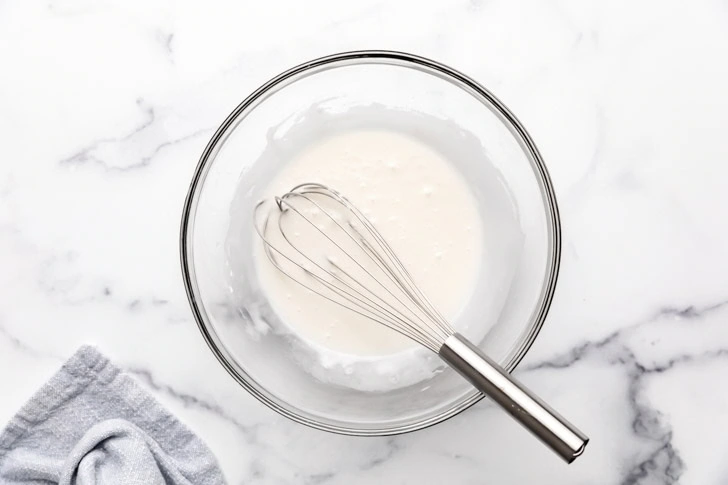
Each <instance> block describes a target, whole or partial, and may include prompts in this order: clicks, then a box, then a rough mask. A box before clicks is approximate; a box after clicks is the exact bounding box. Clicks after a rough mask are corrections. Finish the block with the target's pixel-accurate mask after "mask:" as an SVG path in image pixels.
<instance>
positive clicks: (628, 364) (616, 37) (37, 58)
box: [0, 0, 728, 484]
mask: <svg viewBox="0 0 728 485" xmlns="http://www.w3.org/2000/svg"><path fill="white" fill-rule="evenodd" d="M356 48H390V49H400V50H406V51H411V52H413V53H417V54H422V55H425V56H429V57H432V58H434V59H437V60H440V61H443V62H445V63H449V64H451V65H452V66H454V67H456V68H458V69H460V70H462V71H464V72H466V73H468V74H470V75H472V76H474V77H475V78H477V79H478V80H480V81H481V82H482V83H483V84H485V85H486V86H488V87H489V88H491V89H492V90H493V91H494V92H495V93H496V95H498V96H499V97H500V98H501V99H502V100H503V101H504V102H505V103H506V104H507V105H508V106H509V107H510V108H511V109H512V110H513V111H514V112H515V113H516V114H517V115H518V116H519V117H520V118H521V120H522V121H523V122H524V124H525V125H526V126H527V128H528V129H529V130H530V132H531V134H532V135H533V137H534V139H535V140H536V142H537V144H538V145H539V146H540V148H541V150H542V152H543V155H544V157H545V159H546V161H547V163H548V166H549V168H550V170H551V173H552V177H553V180H554V183H555V185H556V189H557V193H558V196H559V201H560V204H561V210H562V216H563V229H564V237H565V244H564V253H563V262H562V267H563V270H562V273H561V279H560V283H559V287H558V290H557V294H556V299H555V302H554V305H553V308H552V311H551V313H550V315H549V318H548V321H547V324H546V326H545V328H544V330H543V332H542V334H541V336H540V337H539V339H538V340H537V342H536V344H535V346H534V347H533V349H532V351H531V352H530V353H529V354H528V356H527V357H526V359H525V361H524V363H523V364H522V366H521V367H520V368H519V370H518V374H519V376H520V377H521V378H522V379H523V380H524V381H526V382H527V383H528V384H529V385H531V386H532V387H533V388H534V389H535V390H536V391H538V393H540V394H541V395H543V396H544V397H545V398H546V399H547V400H548V401H551V402H552V403H553V404H554V405H555V406H556V407H557V408H559V409H561V410H563V412H564V414H566V415H568V416H569V417H571V418H572V419H573V420H574V421H575V422H577V423H579V424H580V425H581V426H582V427H583V428H584V429H585V430H586V431H587V432H588V433H589V434H590V436H591V438H592V442H591V444H590V446H589V448H588V449H587V452H586V454H585V455H584V456H583V457H582V458H580V459H579V460H577V462H575V463H574V464H573V465H571V466H565V465H564V464H562V463H560V462H559V461H558V460H556V459H555V458H554V457H553V456H551V455H550V454H549V453H548V452H547V451H546V450H545V449H544V448H542V447H541V445H540V444H538V443H535V442H533V441H532V440H531V439H530V438H529V437H528V436H527V434H526V433H525V432H524V431H522V430H521V429H520V428H518V427H517V426H516V425H514V424H513V423H511V422H510V421H509V420H508V419H506V418H505V417H504V416H503V414H502V413H501V412H500V411H498V410H496V409H495V408H493V407H492V406H490V405H485V404H484V403H483V404H481V405H479V406H476V407H474V408H472V409H471V410H469V411H467V412H465V413H464V414H462V415H460V416H458V417H456V418H455V419H453V420H451V421H449V422H447V423H444V424H442V425H438V426H436V427H434V428H432V429H428V430H425V431H421V432H417V433H414V434H410V435H406V436H401V437H396V438H387V439H357V438H349V437H341V436H335V435H329V434H325V433H322V432H318V431H314V430H311V429H308V428H305V427H303V426H300V425H297V424H294V423H291V422H288V421H287V420H286V419H284V418H282V417H279V416H278V415H276V414H275V413H274V412H272V411H270V410H268V409H267V408H265V407H264V406H263V405H262V404H259V403H258V402H257V401H256V400H255V399H253V398H252V397H250V396H248V395H247V394H246V393H245V392H244V391H243V390H242V389H241V388H239V387H238V386H237V384H235V383H234V382H233V381H232V379H231V378H230V377H228V375H227V374H226V373H225V372H224V371H223V369H222V368H221V367H220V366H219V365H218V363H217V362H216V361H215V359H214V358H213V357H212V355H211V353H210V352H209V351H208V349H207V347H206V345H205V344H204V342H203V340H202V338H201V337H200V335H199V332H198V330H197V328H196V326H195V324H194V322H193V320H192V318H191V315H190V311H189V308H188V305H187V301H186V298H185V295H184V291H183V287H182V282H181V277H180V271H179V267H178V248H177V237H178V224H179V216H180V212H181V207H182V201H183V197H184V195H185V192H186V190H187V184H188V180H189V178H190V176H191V174H192V172H193V168H194V166H195V164H196V163H197V159H198V156H199V154H200V152H201V150H202V148H203V146H204V144H205V143H206V141H207V139H208V137H209V136H210V135H211V133H212V131H213V130H214V128H215V127H216V126H217V125H218V124H219V123H220V121H221V120H222V119H223V118H224V116H226V115H227V114H228V112H229V111H230V110H231V109H232V108H233V107H234V106H235V105H236V104H237V103H238V102H239V101H240V100H241V99H242V98H243V97H245V96H246V95H247V94H248V93H249V92H250V91H251V90H252V89H254V88H255V87H256V86H257V85H259V84H260V83H261V82H263V81H265V80H266V79H267V78H269V77H271V76H272V75H274V74H276V73H277V72H279V71H281V70H283V69H285V68H287V67H288V66H290V65H292V64H295V63H298V62H301V61H304V60H307V59H308V58H312V57H316V56H319V55H323V54H327V53H331V52H335V51H341V50H349V49H356ZM727 59H728V3H726V2H725V0H722V1H721V0H699V1H696V2H690V3H682V2H672V1H670V2H657V1H652V2H626V1H618V2H582V1H578V0H569V1H557V2H538V1H530V2H508V1H505V0H472V1H469V2H467V1H458V2H444V1H442V2H437V1H434V0H427V1H424V2H419V1H414V0H412V1H407V2H398V3H395V2H384V1H380V2H376V3H363V2H357V3H354V2H337V1H327V2H322V1H311V2H294V1H292V0H278V1H271V2H235V1H211V2H196V1H193V0H187V1H183V2H179V3H175V2H171V1H163V0H160V1H154V2H149V1H141V0H139V1H118V2H110V1H106V0H44V1H37V0H30V1H21V0H16V1H12V0H6V1H4V2H0V61H1V63H2V64H1V65H0V66H1V67H0V146H1V148H2V162H0V386H2V391H0V394H1V396H2V399H0V422H4V421H5V420H7V419H8V418H9V417H10V416H11V415H12V414H13V413H14V412H15V410H16V409H17V408H18V407H19V406H20V405H21V404H22V403H23V402H24V401H25V400H26V399H27V398H28V397H29V396H30V394H31V393H32V392H33V391H34V390H35V389H36V388H37V387H38V386H40V385H41V384H42V382H43V381H44V380H45V379H46V378H48V377H49V376H50V375H51V374H52V373H53V372H54V371H55V370H56V369H57V367H58V366H59V365H60V364H61V362H62V361H63V360H64V359H65V358H66V357H68V356H69V355H70V354H71V353H72V352H73V351H74V350H75V349H76V348H77V347H78V346H79V345H80V344H82V343H84V342H89V343H95V344H97V345H98V346H99V347H100V348H101V349H102V350H103V351H104V352H105V353H106V354H108V355H109V356H110V357H111V358H113V359H114V360H115V361H116V362H118V363H119V364H121V365H122V366H123V367H124V368H126V369H128V370H129V371H130V372H132V373H133V374H134V375H135V376H136V377H137V378H139V380H140V381H141V382H142V383H143V384H144V385H145V386H146V387H148V388H149V389H150V390H151V391H152V392H153V393H154V395H156V396H157V397H158V398H159V399H160V400H161V401H162V402H163V403H164V404H166V405H167V406H169V407H170V408H171V409H172V410H173V411H174V412H176V413H177V414H178V415H179V416H180V417H181V418H182V419H183V420H184V421H185V422H186V423H188V424H189V425H190V426H191V427H192V428H193V429H194V430H195V431H196V432H197V433H199V435H200V436H202V438H203V439H204V440H205V441H206V442H207V443H208V444H209V446H210V447H211V448H212V450H213V451H214V453H215V454H216V455H217V457H218V458H219V461H220V463H221V465H222V468H223V470H224V473H225V474H226V476H227V478H228V480H229V482H230V483H231V484H242V483H246V484H283V483H285V484H288V483H300V484H339V483H346V484H364V483H387V484H389V483H397V484H400V483H402V484H404V483H407V484H419V483H423V484H430V483H457V484H461V483H462V484H482V483H497V484H504V483H505V484H511V483H514V484H515V483H554V484H586V483H589V484H671V483H686V484H724V483H728V464H727V463H728V462H727V461H726V460H725V458H724V455H725V453H726V452H728V433H726V432H725V430H726V429H728V386H726V385H725V381H726V376H727V375H728V227H727V223H726V220H727V218H726V209H727V208H728V189H727V185H726V184H727V182H726V180H727V179H728V143H727V142H726V127H728V93H727V92H726V86H728V62H726V60H727Z"/></svg>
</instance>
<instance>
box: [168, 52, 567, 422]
mask: <svg viewBox="0 0 728 485" xmlns="http://www.w3.org/2000/svg"><path fill="white" fill-rule="evenodd" d="M352 64H390V65H396V66H400V67H408V68H414V69H418V70H420V71H422V72H425V73H428V74H431V75H435V76H438V77H440V78H441V79H443V80H446V81H449V82H451V83H453V84H455V85H456V86H458V87H460V88H461V89H463V90H465V91H468V92H469V93H470V94H471V95H473V96H474V97H475V98H476V99H479V101H480V102H481V103H483V104H484V105H485V106H486V108H489V109H491V111H492V112H493V113H494V114H496V115H497V116H498V117H499V118H500V120H501V122H503V123H504V125H506V127H507V128H508V129H509V131H510V132H511V134H512V135H513V136H514V137H515V138H516V139H517V141H518V142H519V144H520V145H521V148H522V149H523V150H524V151H525V152H527V155H529V159H530V161H531V162H532V165H533V168H534V174H535V176H536V178H537V181H538V183H539V186H540V189H541V192H542V198H543V200H544V203H545V206H546V207H545V208H546V216H547V222H548V224H549V233H550V235H551V239H552V248H551V254H550V255H549V256H550V258H549V261H548V263H549V270H548V272H547V275H546V277H545V278H544V282H543V286H542V290H541V297H540V300H541V301H540V304H539V305H537V306H536V309H535V311H534V312H533V314H532V317H531V318H532V320H533V321H532V324H531V325H530V327H529V328H528V329H527V331H526V333H525V334H524V335H522V337H521V338H520V344H519V345H518V348H517V350H516V351H515V352H514V353H513V356H512V357H511V359H510V361H509V362H508V363H507V364H506V365H504V368H505V369H506V370H507V371H508V372H512V371H513V370H514V369H515V368H516V366H517V365H518V364H519V363H520V362H521V360H522V359H523V357H524V356H525V355H526V353H527V352H528V350H529V349H530V348H531V346H532V345H533V343H534V341H535V340H536V337H537V336H538V334H539V332H540V330H541V328H542V327H543V324H544V321H545V319H546V316H547V314H548V311H549V308H550V306H551V302H552V300H553V296H554V291H555V288H556V283H557V280H558V275H559V267H560V263H561V223H560V217H559V209H558V205H557V202H556V195H555V191H554V187H553V184H552V182H551V178H550V176H549V173H548V170H547V169H546V165H545V163H544V161H543V157H542V156H541V154H540V152H539V150H538V148H537V147H536V145H535V143H534V142H533V140H532V139H531V136H530V135H529V134H528V132H527V131H526V129H525V128H524V127H523V125H522V124H521V122H520V121H519V120H518V119H517V118H516V116H515V115H514V114H513V113H511V111H510V110H509V109H508V108H507V107H506V106H505V105H504V104H503V103H502V102H501V101H500V100H499V99H498V98H496V97H495V95H493V94H492V93H491V92H490V91H489V90H487V89H486V88H485V87H484V86H482V85H481V84H479V83H478V82H476V81H475V80H473V79H472V78H470V77H469V76H467V75H465V74H463V73H461V72H459V71H457V70H455V69H453V68H451V67H449V66H447V65H445V64H442V63H440V62H437V61H433V60H431V59H428V58H425V57H421V56H418V55H414V54H409V53H406V52H401V51H390V50H358V51H347V52H340V53H336V54H331V55H327V56H324V57H319V58H316V59H313V60H311V61H308V62H304V63H301V64H299V65H297V66H294V67H292V68H290V69H288V70H286V71H284V72H282V73H281V74H278V75H277V76H275V77H273V78H272V79H270V80H269V81H268V82H266V83H264V84H263V85H261V86H260V87H259V88H257V89H256V90H255V91H253V92H252V93H251V94H250V95H248V96H247V97H246V98H245V99H244V100H243V101H242V102H241V103H240V104H239V105H238V106H237V107H236V108H235V109H234V110H233V111H232V112H231V113H230V114H229V115H228V116H227V118H226V119H225V121H223V123H222V124H221V125H220V126H219V127H218V128H217V130H216V131H215V133H214V134H213V136H212V138H211V139H210V141H209V142H208V143H207V145H206V147H205V149H204V150H203V152H202V155H201V156H200V160H199V162H198V164H197V167H196V168H195V172H194V175H193V177H192V181H191V182H190V186H189V189H188V192H187V195H186V197H185V202H184V207H183V211H182V220H181V225H180V263H181V270H182V279H183V282H184V286H185V292H186V294H187V300H188V302H189V304H190V307H191V310H192V314H193V316H194V318H195V321H196V323H197V326H198V328H199V329H200V332H201V333H202V336H203V338H204V339H205V342H206V343H207V345H208V347H209V348H210V350H211V351H212V353H213V354H214V355H215V357H216V358H217V360H218V361H219V362H220V364H221V365H222V366H223V368H225V370H227V372H228V373H229V374H230V375H231V376H232V377H233V379H235V381H236V382H238V384H240V385H241V386H242V387H243V388H244V389H246V390H247V391H248V392H249V393H250V394H252V395H253V396H254V397H255V398H256V399H258V400H259V401H261V402H262V403H263V404H265V405H266V406H268V407H269V408H271V409H273V410H274V411H276V412H278V413H279V414H281V415H283V416H285V417H287V418H289V419H291V420H293V421H296V422H298V423H301V424H304V425H307V426H309V427H312V428H315V429H319V430H324V431H329V432H334V433H338V434H343V435H352V436H391V435H397V434H403V433H408V432H412V431H417V430H420V429H424V428H428V427H430V426H433V425H435V424H438V423H441V422H443V421H446V420H448V419H450V418H452V417H453V416H455V415H457V414H460V413H461V412H462V411H464V410H465V409H467V408H469V407H470V406H472V405H473V404H475V403H477V402H478V401H480V400H481V399H482V398H483V397H485V396H484V394H482V393H480V392H477V391H476V390H475V389H473V392H472V393H471V394H469V395H467V396H466V397H465V398H463V399H461V400H460V401H456V402H455V403H454V404H453V405H452V406H450V407H449V408H448V409H446V410H444V411H441V412H439V413H437V414H435V415H433V416H429V417H427V418H425V419H421V420H418V421H414V422H411V423H408V424H403V425H398V426H391V427H387V426H384V427H380V428H356V427H353V426H342V425H335V424H331V423H327V422H323V421H319V420H317V419H316V418H314V417H307V416H305V415H304V414H303V413H302V412H301V411H302V410H299V409H298V408H295V410H294V409H291V408H293V406H289V407H286V406H285V405H283V404H286V405H287V403H281V402H280V400H278V399H277V398H275V397H274V396H272V395H270V394H268V393H267V392H265V389H259V388H258V387H257V386H256V385H255V384H254V383H253V382H255V381H254V380H253V379H252V378H251V379H250V380H248V379H246V376H242V375H240V373H239V372H238V371H237V370H236V369H235V368H234V367H233V366H232V365H231V363H230V361H229V360H228V358H227V357H226V355H225V354H226V352H225V351H224V345H222V342H220V341H219V338H218V337H217V335H216V334H215V332H214V330H211V329H210V328H208V324H207V323H206V321H205V318H204V316H203V314H204V312H203V310H202V308H201V307H200V305H199V304H198V298H197V296H198V288H197V285H196V279H195V274H194V273H195V272H194V264H193V263H192V262H191V261H190V260H191V253H192V251H191V249H192V248H191V242H190V243H188V241H187V240H188V238H189V237H190V236H191V232H190V228H191V227H192V225H193V224H192V223H191V217H192V216H194V214H195V213H196V203H195V202H196V198H197V197H196V196H197V195H199V190H200V189H201V187H202V182H203V181H204V177H205V174H206V172H207V169H208V168H209V162H210V161H211V160H212V158H211V157H212V155H213V154H214V153H215V152H216V148H217V147H218V144H219V143H220V142H221V141H223V140H224V138H226V136H227V134H228V129H229V128H230V127H231V126H232V125H233V124H234V123H235V121H236V120H237V119H238V117H240V116H241V115H244V114H246V113H247V112H249V111H251V110H253V109H254V108H255V107H256V105H257V104H258V103H260V102H262V101H263V100H264V99H265V97H267V96H268V95H270V94H273V93H274V92H275V91H277V90H278V89H280V88H283V87H285V86H286V85H288V84H290V83H292V82H295V81H296V80H297V79H298V77H299V76H304V75H310V74H314V73H316V72H319V71H321V70H326V69H329V68H334V67H341V66H345V65H352ZM453 81H454V82H453ZM251 381H253V382H251ZM260 387H261V388H262V387H263V386H260ZM297 411H299V412H297Z"/></svg>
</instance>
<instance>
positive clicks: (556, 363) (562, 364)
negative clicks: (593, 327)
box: [524, 300, 728, 485]
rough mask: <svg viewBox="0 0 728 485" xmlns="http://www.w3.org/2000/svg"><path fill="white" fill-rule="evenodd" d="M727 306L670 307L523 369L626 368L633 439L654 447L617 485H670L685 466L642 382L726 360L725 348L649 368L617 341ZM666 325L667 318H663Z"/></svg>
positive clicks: (727, 302)
mask: <svg viewBox="0 0 728 485" xmlns="http://www.w3.org/2000/svg"><path fill="white" fill-rule="evenodd" d="M726 306H728V300H721V301H719V302H717V303H714V304H710V305H706V306H703V307H696V306H693V305H690V306H686V307H682V308H675V307H663V308H661V309H659V310H658V311H657V312H656V313H655V314H654V315H653V316H652V317H651V318H649V319H647V320H645V321H642V322H639V323H637V324H634V325H630V326H627V327H624V328H621V329H619V330H616V331H614V332H612V333H610V334H609V335H607V336H606V337H604V338H603V339H601V340H597V341H591V342H585V343H583V344H581V345H579V346H577V347H574V348H573V349H571V350H569V351H568V352H566V353H565V354H562V355H559V356H557V357H555V358H553V359H550V360H547V361H542V362H538V363H536V364H532V365H530V366H527V367H525V368H524V371H534V370H539V369H565V368H569V367H571V366H572V365H574V364H575V363H577V362H579V361H581V360H583V359H585V358H586V357H587V356H593V355H595V354H601V355H602V356H603V357H604V358H606V359H607V361H608V362H609V363H611V364H616V365H620V366H624V367H626V368H627V370H628V377H629V389H628V396H629V402H630V407H631V408H632V410H633V413H634V418H633V421H632V430H633V432H634V433H635V435H637V436H640V437H642V438H645V439H649V440H652V441H657V442H658V443H659V445H658V447H657V448H656V449H655V450H653V451H652V452H651V453H650V454H649V455H648V456H647V457H646V458H644V459H642V460H641V461H639V462H638V463H636V464H634V465H632V466H631V467H630V469H629V471H628V473H627V475H626V477H625V478H624V480H623V481H622V482H621V483H622V485H637V484H639V483H642V482H643V481H644V480H645V479H646V478H647V477H649V478H650V479H655V478H657V479H659V480H660V483H662V484H665V485H669V484H674V483H677V482H678V480H679V479H680V476H681V474H682V472H683V470H684V463H683V460H682V459H681V457H680V454H679V452H678V450H677V449H676V448H675V447H674V446H673V444H672V437H673V433H672V429H671V427H670V426H669V424H668V423H665V422H664V420H663V417H662V414H661V413H660V411H659V410H658V409H655V408H654V407H652V406H650V405H648V404H647V403H646V402H644V401H645V400H644V399H643V398H642V397H641V393H642V392H643V388H644V382H643V381H644V379H646V378H647V377H649V376H650V375H653V374H663V373H665V372H667V371H669V370H670V369H673V368H674V367H675V366H677V365H680V364H684V363H692V362H696V361H703V360H711V359H715V358H728V349H722V348H721V349H716V350H713V351H708V352H702V353H699V354H694V355H693V354H679V355H675V356H673V357H671V358H670V359H669V360H668V361H667V362H665V363H663V364H656V365H654V366H652V367H648V366H646V365H644V364H642V363H640V362H639V359H638V358H637V357H636V356H635V354H634V353H633V351H632V350H631V349H630V347H629V345H628V344H626V343H624V342H622V339H623V338H624V337H625V336H626V335H627V334H629V333H630V332H632V331H634V330H636V329H637V328H639V327H641V326H643V325H647V324H651V323H654V322H656V321H659V320H661V319H665V318H667V317H676V318H680V319H688V320H699V319H701V318H703V317H705V316H707V315H709V314H710V313H712V312H715V311H717V310H720V309H722V308H724V307H726ZM668 321H669V320H668Z"/></svg>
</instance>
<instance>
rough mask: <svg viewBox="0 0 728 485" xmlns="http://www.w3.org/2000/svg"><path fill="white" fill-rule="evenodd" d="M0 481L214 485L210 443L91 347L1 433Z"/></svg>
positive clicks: (215, 467)
mask: <svg viewBox="0 0 728 485" xmlns="http://www.w3.org/2000/svg"><path fill="white" fill-rule="evenodd" d="M0 483H2V484H31V483H32V484H62V485H71V484H73V485H96V484H99V485H101V484H103V485H106V484H112V485H115V484H124V485H163V484H164V485H183V484H184V485H213V484H214V485H217V484H221V483H224V480H223V477H222V474H221V473H220V469H219V468H218V465H217V462H216V460H215V458H214V456H213V455H212V453H210V450H209V449H208V448H207V446H205V444H204V443H203V442H202V441H201V440H200V439H199V438H198V437H197V436H195V435H194V434H193V433H192V432H191V431H190V430H189V429H188V428H187V427H186V426H184V425H183V424H182V423H180V422H179V421H178V420H177V419H176V418H175V417H173V416H172V415H170V414H169V412H168V411H167V410H165V409H164V408H163V407H162V406H161V405H160V404H159V403H158V402H157V401H156V400H155V399H154V398H152V397H151V396H150V395H149V394H147V392H145V391H144V390H143V389H142V388H141V387H139V385H138V384H137V383H136V382H134V380H133V379H132V378H131V377H129V376H128V375H126V374H124V373H123V372H121V371H120V370H119V369H118V368H117V367H115V366H114V365H113V364H112V363H111V362H109V360H108V359H107V358H106V357H104V356H103V355H101V354H100V353H99V352H98V351H97V350H96V349H94V348H93V347H88V346H84V347H81V348H80V349H79V350H78V351H77V352H76V354H74V355H73V357H71V358H70V359H69V360H68V362H66V363H65V364H64V365H63V367H62V368H61V369H60V371H58V373H57V374H56V375H55V376H53V377H52V378H51V380H50V381H48V383H46V384H45V385H44V386H43V387H42V388H41V389H40V390H39V391H38V392H37V393H36V394H35V396H33V397H32V398H31V399H30V401H28V403H26V404H25V406H23V408H22V409H21V410H20V411H19V412H18V414H17V415H16V416H15V417H14V418H12V420H11V421H10V423H9V424H8V425H7V427H6V428H5V429H4V430H3V431H2V432H0Z"/></svg>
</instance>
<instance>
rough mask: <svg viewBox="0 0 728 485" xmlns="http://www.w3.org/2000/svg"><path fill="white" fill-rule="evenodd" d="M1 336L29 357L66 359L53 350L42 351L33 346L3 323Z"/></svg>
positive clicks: (0, 328)
mask: <svg viewBox="0 0 728 485" xmlns="http://www.w3.org/2000/svg"><path fill="white" fill-rule="evenodd" d="M0 337H3V338H4V339H5V340H6V341H7V342H9V343H10V346H11V347H12V348H13V349H14V350H16V351H17V352H20V353H22V354H25V355H27V356H29V357H34V358H41V359H49V360H58V361H62V360H64V358H63V357H61V356H59V355H56V354H53V353H51V352H44V351H40V350H38V349H35V348H33V347H32V346H30V345H29V344H27V343H26V342H24V341H22V340H21V339H19V338H18V337H16V336H15V335H13V334H12V333H11V332H10V331H9V330H8V329H7V328H5V327H4V326H3V325H0Z"/></svg>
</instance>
